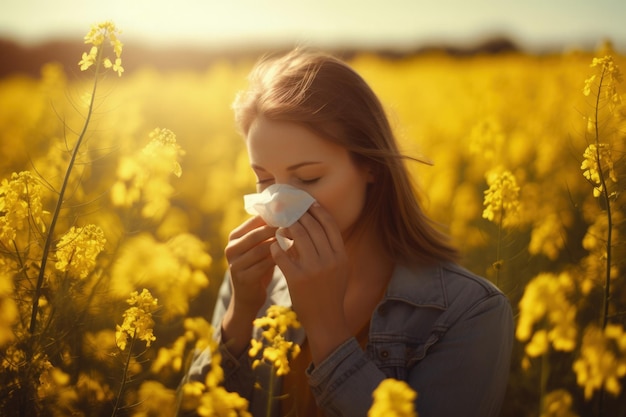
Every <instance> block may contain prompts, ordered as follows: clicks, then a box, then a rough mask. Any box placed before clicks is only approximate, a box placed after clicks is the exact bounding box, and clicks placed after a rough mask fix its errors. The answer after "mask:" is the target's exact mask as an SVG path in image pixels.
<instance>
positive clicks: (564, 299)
mask: <svg viewBox="0 0 626 417" xmlns="http://www.w3.org/2000/svg"><path fill="white" fill-rule="evenodd" d="M573 292H574V280H573V279H572V277H571V275H570V274H569V273H567V272H563V273H561V274H559V275H555V274H550V273H541V274H539V275H537V276H536V277H535V278H533V279H532V280H531V281H530V282H529V283H528V284H527V285H526V288H525V290H524V295H523V296H522V299H521V300H520V302H519V309H520V314H519V321H518V323H517V329H516V333H515V335H516V337H517V339H518V340H519V341H521V342H526V341H528V340H529V339H530V341H529V342H528V344H527V345H526V354H527V355H528V356H530V357H536V356H540V355H542V354H543V353H545V352H546V351H547V349H548V347H549V345H550V343H551V344H552V346H553V347H554V349H556V350H562V351H571V350H573V349H574V347H575V346H576V336H577V334H578V330H577V327H576V311H577V310H576V306H575V305H574V304H572V303H571V302H570V301H569V299H568V296H569V295H571V294H573ZM544 319H546V328H543V329H540V330H537V331H536V332H534V334H533V327H534V326H535V325H536V324H537V323H541V322H542V321H543V320H544ZM531 336H532V338H531Z"/></svg>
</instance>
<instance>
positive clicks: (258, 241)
mask: <svg viewBox="0 0 626 417" xmlns="http://www.w3.org/2000/svg"><path fill="white" fill-rule="evenodd" d="M275 233H276V228H274V227H270V226H268V225H267V224H265V222H264V221H263V219H261V217H260V216H255V217H252V218H250V219H249V220H247V221H245V222H244V223H243V224H241V225H240V226H239V227H237V228H236V229H234V230H233V231H232V232H231V234H230V236H229V240H228V244H227V245H226V249H225V250H224V254H225V256H226V259H227V260H228V268H229V270H230V282H231V286H232V289H233V296H232V298H231V301H230V304H229V305H228V309H227V310H226V313H225V315H224V319H223V321H222V339H223V341H224V342H227V343H229V350H230V351H231V353H233V354H234V355H239V354H240V353H241V352H243V350H244V349H245V348H246V347H247V346H248V343H249V341H250V335H251V334H252V321H253V320H254V319H255V317H256V314H257V312H258V311H259V309H260V308H261V307H262V306H263V303H265V299H266V297H267V287H268V285H269V283H270V282H271V280H272V275H273V273H274V266H275V265H276V264H275V262H274V260H273V259H272V256H271V254H270V245H271V244H272V243H273V242H275V241H276V239H275V238H274V234H275Z"/></svg>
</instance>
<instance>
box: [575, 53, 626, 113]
mask: <svg viewBox="0 0 626 417" xmlns="http://www.w3.org/2000/svg"><path fill="white" fill-rule="evenodd" d="M590 67H591V68H599V72H600V76H599V77H598V75H597V74H594V75H592V76H591V77H589V78H587V79H586V80H585V85H584V87H583V94H584V95H585V96H589V95H590V94H591V90H592V88H593V86H594V84H595V83H596V82H597V83H598V94H600V90H602V91H603V92H604V98H605V99H606V100H607V101H608V102H609V106H610V107H611V109H613V108H615V106H616V105H617V104H619V103H621V97H620V95H619V93H618V92H617V84H619V83H621V82H622V73H621V71H620V69H619V66H617V64H615V60H614V59H613V57H612V56H610V55H607V56H604V57H602V58H593V60H592V61H591V65H590Z"/></svg>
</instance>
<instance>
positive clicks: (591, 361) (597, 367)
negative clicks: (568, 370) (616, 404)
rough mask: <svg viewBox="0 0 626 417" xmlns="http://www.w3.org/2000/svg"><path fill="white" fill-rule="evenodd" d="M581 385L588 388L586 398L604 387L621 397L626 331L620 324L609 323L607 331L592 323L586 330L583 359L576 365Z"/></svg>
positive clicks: (582, 348)
mask: <svg viewBox="0 0 626 417" xmlns="http://www.w3.org/2000/svg"><path fill="white" fill-rule="evenodd" d="M572 369H573V370H574V372H575V373H576V381H577V383H578V385H580V386H581V387H583V388H584V391H585V398H586V399H590V398H591V397H592V396H593V393H594V391H596V390H600V389H602V388H604V389H606V391H607V392H609V393H611V394H613V395H615V396H617V395H618V394H619V393H620V391H621V389H622V386H621V383H620V379H622V378H623V377H624V376H626V332H624V328H623V327H622V326H620V325H617V324H609V325H607V326H606V328H605V329H604V331H603V330H602V329H600V328H599V327H597V326H595V325H593V324H591V325H589V326H588V327H587V329H586V330H585V334H584V336H583V344H582V346H581V348H580V356H579V358H578V359H577V360H576V361H575V362H574V364H573V365H572Z"/></svg>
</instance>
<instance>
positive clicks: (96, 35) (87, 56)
mask: <svg viewBox="0 0 626 417" xmlns="http://www.w3.org/2000/svg"><path fill="white" fill-rule="evenodd" d="M120 33H121V31H120V30H118V29H117V28H116V27H115V25H114V24H113V22H111V21H106V22H102V23H98V24H95V25H92V26H91V30H90V31H89V33H87V35H85V43H86V44H91V45H93V46H92V47H91V49H90V50H89V53H85V52H84V53H83V55H82V59H81V60H80V62H79V63H78V65H80V70H81V71H85V70H87V69H89V68H90V67H91V66H92V65H94V64H95V63H96V61H97V60H98V56H99V54H101V51H102V49H101V48H103V47H104V45H103V44H104V41H105V40H107V39H108V41H109V45H110V47H111V48H113V54H114V55H115V61H114V62H115V63H113V62H112V61H111V58H109V57H104V58H103V59H102V63H103V66H104V67H105V68H113V71H115V72H117V75H119V76H120V77H121V76H122V72H124V68H123V67H122V58H121V57H122V47H123V44H122V42H121V41H120V40H119V38H118V36H119V35H120Z"/></svg>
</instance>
